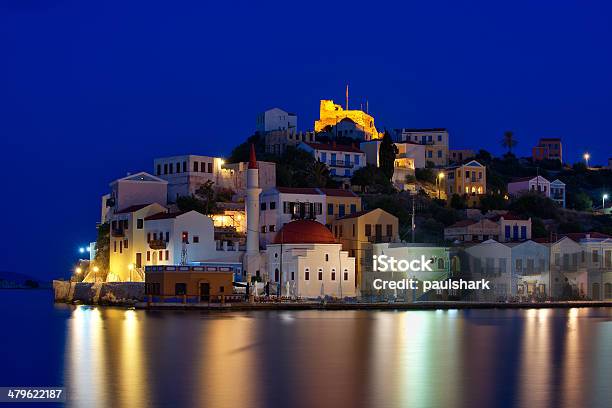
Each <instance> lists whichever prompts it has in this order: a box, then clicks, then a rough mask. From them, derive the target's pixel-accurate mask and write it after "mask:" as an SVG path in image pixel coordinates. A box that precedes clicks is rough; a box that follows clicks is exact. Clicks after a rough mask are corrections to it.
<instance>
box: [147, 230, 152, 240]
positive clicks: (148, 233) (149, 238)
mask: <svg viewBox="0 0 612 408" xmlns="http://www.w3.org/2000/svg"><path fill="white" fill-rule="evenodd" d="M147 242H151V233H150V232H147Z"/></svg>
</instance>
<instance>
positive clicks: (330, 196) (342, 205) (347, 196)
mask: <svg viewBox="0 0 612 408" xmlns="http://www.w3.org/2000/svg"><path fill="white" fill-rule="evenodd" d="M320 190H321V191H322V192H323V194H325V196H326V201H327V208H326V209H325V225H327V227H328V228H329V227H330V226H331V225H332V222H333V221H334V220H335V219H336V218H341V217H345V216H347V215H351V214H355V213H357V212H359V211H361V197H359V196H358V195H357V194H355V193H353V192H352V191H350V190H343V189H340V188H321V189H320Z"/></svg>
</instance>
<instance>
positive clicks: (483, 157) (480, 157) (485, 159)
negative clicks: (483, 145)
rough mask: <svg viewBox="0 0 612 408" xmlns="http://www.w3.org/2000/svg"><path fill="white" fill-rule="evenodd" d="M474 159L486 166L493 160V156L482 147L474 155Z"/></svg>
mask: <svg viewBox="0 0 612 408" xmlns="http://www.w3.org/2000/svg"><path fill="white" fill-rule="evenodd" d="M474 159H475V160H476V161H478V162H479V163H480V164H484V165H485V166H486V165H488V164H489V163H491V160H493V156H492V155H491V153H489V152H488V151H486V150H484V149H480V150H478V153H476V156H474Z"/></svg>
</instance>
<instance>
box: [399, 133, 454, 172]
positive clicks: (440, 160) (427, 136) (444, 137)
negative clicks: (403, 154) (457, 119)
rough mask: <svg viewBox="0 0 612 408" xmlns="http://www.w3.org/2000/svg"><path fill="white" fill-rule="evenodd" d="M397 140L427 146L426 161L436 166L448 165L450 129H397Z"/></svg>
mask: <svg viewBox="0 0 612 408" xmlns="http://www.w3.org/2000/svg"><path fill="white" fill-rule="evenodd" d="M395 141H396V142H413V143H418V144H421V145H423V146H425V162H426V163H427V162H432V163H433V165H434V166H436V167H443V166H448V163H449V157H448V147H449V135H448V130H446V129H444V128H426V129H409V128H403V129H395Z"/></svg>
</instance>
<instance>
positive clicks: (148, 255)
mask: <svg viewBox="0 0 612 408" xmlns="http://www.w3.org/2000/svg"><path fill="white" fill-rule="evenodd" d="M150 261H151V251H147V262H150Z"/></svg>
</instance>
